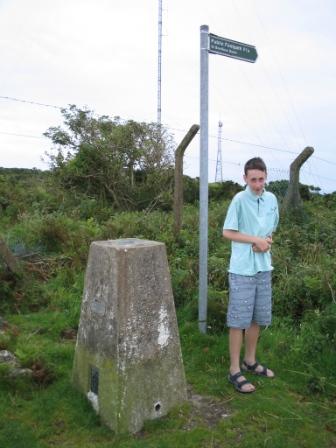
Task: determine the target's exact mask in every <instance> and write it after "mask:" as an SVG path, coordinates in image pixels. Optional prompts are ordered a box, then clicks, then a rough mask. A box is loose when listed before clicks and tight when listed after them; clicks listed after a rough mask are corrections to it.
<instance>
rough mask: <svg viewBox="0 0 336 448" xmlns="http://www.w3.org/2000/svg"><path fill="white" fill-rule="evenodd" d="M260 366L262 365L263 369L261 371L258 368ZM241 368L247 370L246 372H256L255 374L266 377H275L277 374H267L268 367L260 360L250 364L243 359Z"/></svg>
mask: <svg viewBox="0 0 336 448" xmlns="http://www.w3.org/2000/svg"><path fill="white" fill-rule="evenodd" d="M258 367H262V370H260V371H259V370H257V369H258ZM241 368H242V370H245V372H250V373H254V374H255V375H259V376H265V377H266V378H274V376H275V375H273V376H269V375H267V367H266V366H263V365H261V364H260V363H259V362H258V361H256V362H255V363H254V364H252V365H249V364H247V362H246V361H243V363H242V366H241Z"/></svg>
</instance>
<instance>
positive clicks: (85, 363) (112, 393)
mask: <svg viewBox="0 0 336 448" xmlns="http://www.w3.org/2000/svg"><path fill="white" fill-rule="evenodd" d="M73 382H74V384H75V385H76V387H78V388H79V389H80V390H81V391H82V392H83V393H84V394H85V395H86V396H87V397H88V398H89V400H90V401H91V403H92V405H93V407H94V408H95V410H96V411H97V412H98V414H99V415H100V416H101V419H102V420H103V422H104V423H105V424H107V426H109V427H110V428H111V429H112V430H114V431H115V432H116V433H123V432H137V431H139V430H140V429H141V428H142V426H143V423H144V421H145V420H147V419H154V418H157V417H161V416H163V415H165V414H167V412H168V411H169V410H170V409H171V408H172V407H173V406H176V405H177V404H179V403H181V402H183V401H185V400H186V396H187V394H186V382H185V376H184V370H183V363H182V356H181V348H180V341H179V334H178V327H177V321H176V314H175V307H174V300H173V295H172V289H171V281H170V274H169V268H168V263H167V256H166V249H165V245H164V244H163V243H158V242H155V241H147V240H140V239H135V238H130V239H124V240H109V241H97V242H93V243H92V244H91V247H90V252H89V259H88V265H87V270H86V276H85V288H84V296H83V302H82V308H81V316H80V324H79V329H78V336H77V344H76V351H75V359H74V367H73Z"/></svg>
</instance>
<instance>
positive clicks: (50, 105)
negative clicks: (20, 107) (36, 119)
mask: <svg viewBox="0 0 336 448" xmlns="http://www.w3.org/2000/svg"><path fill="white" fill-rule="evenodd" d="M0 98H1V99H2V100H8V101H17V102H18V103H28V104H34V105H36V106H43V107H52V108H54V109H59V110H62V109H63V107H60V106H54V105H53V104H46V103H38V102H37V101H29V100H22V99H20V98H13V97H11V96H2V95H0Z"/></svg>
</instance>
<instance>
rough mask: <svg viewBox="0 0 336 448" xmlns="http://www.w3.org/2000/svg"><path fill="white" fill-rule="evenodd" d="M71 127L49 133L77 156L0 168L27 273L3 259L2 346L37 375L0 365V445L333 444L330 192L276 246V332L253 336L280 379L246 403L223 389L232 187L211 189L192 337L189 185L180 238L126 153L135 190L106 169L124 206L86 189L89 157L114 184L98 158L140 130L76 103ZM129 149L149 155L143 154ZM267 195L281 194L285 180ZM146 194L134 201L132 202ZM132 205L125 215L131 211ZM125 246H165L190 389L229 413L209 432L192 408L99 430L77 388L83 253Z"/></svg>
mask: <svg viewBox="0 0 336 448" xmlns="http://www.w3.org/2000/svg"><path fill="white" fill-rule="evenodd" d="M89 117H90V120H89ZM66 119H67V120H68V121H67V124H68V125H69V126H70V131H71V132H70V131H69V133H68V134H67V133H66V132H63V131H61V130H59V129H53V130H50V131H49V135H50V136H51V137H52V139H53V141H54V142H55V143H58V144H60V145H61V147H64V148H66V147H67V145H70V142H71V145H72V150H73V151H72V152H71V153H70V154H69V155H64V154H63V156H61V155H60V154H61V153H58V155H57V157H56V158H55V159H53V163H54V166H53V169H52V170H51V171H50V172H40V171H38V170H5V169H1V170H0V214H1V215H0V235H1V236H2V237H3V238H4V239H5V240H6V242H7V244H8V246H9V247H10V249H11V250H12V251H13V253H14V254H15V255H16V256H17V258H18V259H19V260H20V263H21V264H22V266H23V273H22V275H20V276H14V275H13V274H11V273H10V272H9V271H8V269H6V266H5V265H4V263H3V262H2V261H1V260H0V316H1V317H2V319H0V349H1V350H9V351H11V352H13V353H15V355H16V356H17V357H18V358H19V360H20V362H21V364H22V366H23V367H27V368H31V369H32V370H33V372H34V375H33V377H32V378H25V377H19V378H12V377H11V376H10V375H9V372H8V369H7V368H6V367H5V366H4V365H2V364H0V388H1V394H0V415H1V419H0V446H1V447H2V446H3V447H6V448H14V447H23V446H24V447H25V448H29V447H34V448H35V447H41V448H42V447H43V448H44V447H49V446H54V445H58V446H63V447H78V446H83V447H92V448H97V447H112V446H113V447H119V448H121V447H146V448H147V447H172V446H176V447H178V446H183V447H226V446H230V445H231V444H233V443H234V444H235V445H237V446H239V447H251V446H272V447H314V448H315V447H316V446H319V447H332V446H335V444H336V430H335V427H336V419H335V399H336V373H335V372H336V257H335V255H336V253H335V252H336V247H335V241H336V193H333V194H330V195H324V196H322V195H320V194H319V193H318V191H317V190H316V189H314V188H312V187H306V188H305V187H304V186H303V187H302V188H303V191H304V192H305V194H306V196H305V202H304V209H303V213H302V215H300V216H296V217H295V219H294V218H289V217H287V218H283V219H282V221H281V224H280V228H279V230H278V232H277V234H276V235H275V238H274V240H275V242H274V245H273V246H274V247H273V250H274V253H273V258H274V265H275V271H274V275H273V278H274V324H273V325H272V326H271V327H270V328H268V329H267V330H264V331H263V332H262V335H261V340H260V347H261V350H262V353H263V355H264V357H265V358H263V359H262V360H263V361H264V362H266V363H268V364H269V365H270V366H271V367H272V369H274V370H275V371H276V373H277V378H276V379H275V380H274V381H271V382H270V381H268V380H266V379H258V380H257V386H258V391H257V393H256V394H253V395H252V396H249V397H246V396H240V395H238V394H237V393H235V392H234V391H233V389H232V387H230V385H229V384H228V383H227V380H226V376H227V370H228V362H229V360H228V350H227V329H226V327H225V314H226V308H227V301H228V284H227V276H226V269H227V266H228V259H229V254H230V247H229V244H228V243H226V242H225V241H223V239H222V238H221V228H222V224H223V219H224V215H225V212H226V208H227V206H228V203H229V201H230V198H231V197H232V196H233V194H234V193H235V192H236V191H238V190H239V189H240V186H239V185H237V184H233V183H231V182H227V183H224V184H214V185H212V186H211V188H210V197H211V201H210V210H209V321H208V324H209V331H208V334H207V335H205V336H204V335H200V334H199V332H198V328H197V296H198V290H197V282H198V206H197V194H198V190H197V189H198V181H197V179H196V180H193V179H189V178H186V182H185V199H186V202H187V203H186V205H185V207H184V217H183V228H182V231H181V234H180V236H179V238H178V239H175V237H174V235H173V232H172V225H173V216H172V212H171V211H170V205H171V202H170V201H171V199H170V190H169V187H167V184H165V183H164V182H163V183H162V191H163V192H164V193H163V196H164V194H167V196H166V198H168V199H167V201H166V202H165V204H166V205H164V206H163V202H160V201H158V202H157V203H156V208H155V209H153V210H152V205H154V202H153V200H154V199H155V194H154V192H155V189H156V188H157V187H156V184H155V183H154V184H153V191H152V192H151V193H150V194H149V193H148V192H149V191H151V190H150V189H151V188H152V187H151V181H150V180H149V178H150V176H151V174H150V170H149V172H148V173H147V174H144V172H143V170H145V168H143V167H144V166H140V159H135V158H133V160H134V163H133V165H132V167H133V168H132V169H133V174H134V182H135V184H134V185H133V187H134V190H132V182H131V179H132V176H131V175H130V170H128V171H127V170H126V171H124V168H125V167H126V168H127V166H128V168H130V165H127V163H126V162H127V161H126V162H125V160H124V161H122V162H120V163H121V165H118V170H119V172H118V173H117V174H116V172H115V173H114V175H118V176H119V177H118V181H116V182H115V184H113V185H112V183H110V184H109V187H111V188H112V187H113V188H115V192H116V193H117V196H118V197H119V199H120V201H121V202H122V204H121V203H119V205H120V208H119V209H118V206H117V205H118V204H117V203H116V201H115V200H114V197H113V195H111V196H109V193H108V189H106V190H104V188H103V187H102V183H101V179H100V180H99V179H94V181H93V179H92V178H91V177H90V176H89V174H88V173H89V171H88V170H89V169H91V168H90V167H91V162H92V163H93V160H94V163H96V161H97V159H96V158H98V159H99V158H101V159H100V161H98V162H97V163H98V164H99V166H101V171H100V175H101V176H103V177H104V178H105V176H106V179H109V176H110V174H111V171H108V170H107V168H106V167H105V166H103V165H104V163H103V160H104V154H105V155H106V151H107V150H111V148H112V149H113V148H114V146H113V145H116V146H118V141H119V140H118V138H120V139H122V138H123V135H124V133H125V135H126V136H129V133H130V134H132V132H133V130H134V129H135V130H134V133H135V134H136V132H138V131H139V129H138V128H137V127H136V126H135V124H134V123H127V124H122V123H121V122H120V121H119V120H118V119H116V120H112V121H109V120H105V119H104V120H102V119H96V118H92V117H91V116H90V115H89V113H88V112H85V111H78V110H77V109H74V108H73V109H70V111H68V115H66ZM81 120H83V121H84V123H85V126H88V124H90V125H92V126H91V128H90V127H88V128H87V129H88V130H87V134H85V135H84V134H83V133H81V132H79V131H78V128H77V127H76V126H81V122H82V121H81ZM124 126H126V127H127V132H126V128H124ZM130 129H131V131H132V132H131V131H130ZM152 131H153V132H154V130H152ZM114 132H116V134H114ZM146 132H147V131H146ZM155 132H156V131H155ZM155 132H154V134H155ZM135 134H134V135H135ZM97 135H99V136H100V137H99V139H101V138H102V139H103V141H104V142H105V143H106V144H105V143H104V145H103V146H102V147H99V145H98V146H97V145H96V139H97V138H98V137H97ZM132 135H133V134H132ZM136 135H138V134H136ZM75 137H76V139H75ZM78 139H79V140H78ZM110 139H111V140H110ZM114 139H116V140H114ZM139 139H140V137H139V136H138V137H136V138H135V141H136V142H139ZM84 140H85V142H84ZM132 144H133V143H132ZM146 144H147V143H146ZM130 145H131V144H130ZM123 147H124V144H123ZM132 148H133V149H132V151H134V152H136V151H139V152H141V151H142V150H143V151H144V152H146V150H145V147H143V148H142V147H141V145H140V146H139V147H137V146H136V144H135V146H134V147H132ZM137 154H138V153H137ZM135 160H138V161H135ZM128 162H129V163H131V162H130V159H129V160H128ZM109 163H111V164H112V165H113V164H114V163H116V162H115V160H114V159H113V160H112V159H111V160H110V161H109ZM118 163H119V162H118ZM93 166H94V165H92V167H93ZM121 167H122V169H121ZM166 168H167V170H168V171H169V169H168V165H167V166H165V167H164V170H166ZM92 169H93V168H92ZM105 169H106V170H107V171H105ZM111 169H112V168H111ZM120 169H121V172H120ZM138 169H139V170H140V171H139V172H138V173H137V170H138ZM146 169H147V168H146ZM118 170H117V171H118ZM168 171H167V172H168ZM127 173H128V174H127ZM156 175H158V174H157V172H156V173H155V176H156ZM160 175H161V174H160ZM85 176H89V177H87V178H86V177H85ZM120 176H124V177H123V179H121V177H120ZM147 176H149V177H147ZM88 179H90V180H88ZM161 179H162V178H161ZM111 182H112V181H111ZM119 182H124V183H119ZM160 182H161V181H160ZM126 184H127V185H128V187H127V190H126ZM144 185H145V186H144ZM277 186H278V187H279V188H277ZM271 187H272V188H273V191H275V193H276V194H279V196H280V197H281V195H283V191H282V190H283V183H279V184H276V183H273V185H272V186H271ZM280 187H281V188H280ZM117 188H120V189H122V191H123V192H124V194H123V195H120V194H119V192H118V190H117ZM142 188H144V189H143V190H142ZM274 188H275V189H274ZM146 189H147V190H146ZM145 190H146V193H144V198H146V199H144V201H143V203H141V204H140V203H139V202H138V201H137V194H140V195H142V193H143V192H144V191H145ZM102 191H104V193H103V194H100V193H101V192H102ZM156 192H157V191H156ZM147 193H148V196H146V195H147ZM128 195H129V198H130V201H129V200H128V199H127V196H128ZM163 196H162V197H163ZM132 201H133V205H134V206H132V207H131V209H132V210H129V209H128V208H129V206H128V205H127V206H126V204H130V203H132ZM159 202H160V204H159ZM150 204H152V205H150ZM125 208H126V209H128V210H125ZM120 237H138V238H146V239H151V240H158V241H162V242H164V243H165V244H166V247H167V253H168V259H169V266H170V270H171V276H172V284H173V291H174V298H175V303H176V308H177V313H178V319H179V327H180V335H181V342H182V350H183V356H184V363H185V369H186V374H187V380H188V383H189V384H191V386H192V387H193V390H194V391H196V392H197V393H200V394H205V395H210V396H213V397H217V398H218V399H220V400H221V401H222V402H223V403H225V406H227V409H228V410H227V416H226V417H225V418H224V417H223V418H222V419H221V420H220V421H219V423H217V424H216V425H214V426H209V425H207V424H206V423H204V420H202V418H201V417H198V419H196V420H192V422H193V423H192V424H191V419H192V417H191V415H192V409H191V405H190V404H187V405H185V406H184V407H182V408H181V409H177V410H175V411H172V412H171V413H170V414H169V416H168V417H166V418H164V419H162V420H160V421H154V422H149V423H148V424H146V426H145V429H144V431H143V432H141V433H140V434H138V435H136V436H124V437H121V436H118V437H117V436H115V435H113V433H111V432H110V431H109V430H107V429H106V428H104V427H103V426H101V425H100V423H99V419H98V418H97V417H96V415H95V414H94V411H93V410H92V409H91V407H90V406H89V404H88V403H87V402H86V399H85V397H82V396H81V395H80V394H78V393H77V392H76V391H75V390H73V388H72V386H71V382H70V373H71V368H72V360H73V353H74V343H75V337H76V329H77V325H78V321H79V311H80V304H81V296H82V291H83V274H84V269H85V265H86V260H87V255H88V249H89V245H90V242H91V241H93V240H100V239H114V238H120ZM4 320H5V321H6V322H4ZM193 418H194V417H193Z"/></svg>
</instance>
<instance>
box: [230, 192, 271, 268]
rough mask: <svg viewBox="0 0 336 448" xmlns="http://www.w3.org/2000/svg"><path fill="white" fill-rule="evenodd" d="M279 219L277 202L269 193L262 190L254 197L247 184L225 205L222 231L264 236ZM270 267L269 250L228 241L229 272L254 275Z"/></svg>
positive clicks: (268, 233) (267, 234) (269, 233)
mask: <svg viewBox="0 0 336 448" xmlns="http://www.w3.org/2000/svg"><path fill="white" fill-rule="evenodd" d="M278 222H279V209H278V201H277V199H276V197H275V195H274V194H273V193H270V192H268V191H265V190H264V191H263V193H262V194H261V195H260V196H258V195H256V194H255V193H254V192H253V191H252V190H251V189H250V187H249V186H246V188H245V190H244V191H241V192H239V193H237V194H236V195H235V196H234V198H233V199H232V202H231V204H230V206H229V208H228V211H227V214H226V218H225V222H224V226H223V230H237V231H239V232H241V233H245V234H247V235H253V236H260V237H263V238H265V237H266V236H269V235H271V234H272V233H273V232H274V231H275V229H276V227H277V225H278ZM272 269H273V266H272V260H271V253H270V251H268V252H254V251H253V250H252V244H249V243H237V242H236V241H232V242H231V258H230V267H229V272H232V273H233V274H239V275H254V274H256V273H257V272H260V271H262V272H263V271H271V270H272Z"/></svg>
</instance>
